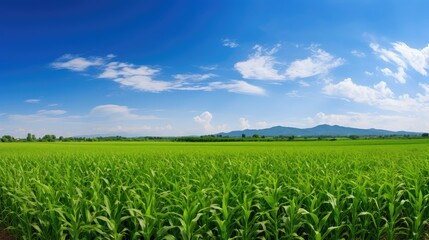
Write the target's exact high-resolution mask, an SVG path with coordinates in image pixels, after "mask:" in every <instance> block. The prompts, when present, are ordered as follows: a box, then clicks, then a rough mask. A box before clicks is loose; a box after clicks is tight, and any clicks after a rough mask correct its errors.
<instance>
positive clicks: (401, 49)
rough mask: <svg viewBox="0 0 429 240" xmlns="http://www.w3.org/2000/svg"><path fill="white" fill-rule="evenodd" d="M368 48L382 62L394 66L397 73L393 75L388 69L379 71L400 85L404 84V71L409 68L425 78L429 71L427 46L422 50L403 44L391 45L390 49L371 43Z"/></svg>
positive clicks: (428, 48)
mask: <svg viewBox="0 0 429 240" xmlns="http://www.w3.org/2000/svg"><path fill="white" fill-rule="evenodd" d="M370 47H371V48H372V50H373V51H374V53H375V54H376V55H377V56H378V57H380V58H381V59H382V60H383V61H385V62H387V63H390V64H394V65H396V67H397V69H398V72H397V73H393V71H391V70H390V69H389V68H383V69H381V71H382V72H383V74H385V75H386V76H391V77H394V78H395V79H397V80H398V82H400V83H405V82H406V76H407V75H406V70H407V69H408V68H409V67H411V68H413V69H414V70H415V71H416V72H418V73H419V74H421V75H423V76H427V70H428V69H429V45H428V46H426V47H424V48H423V49H416V48H411V47H409V46H408V45H407V44H406V43H404V42H395V43H392V47H393V48H391V49H385V48H382V47H380V46H379V45H378V44H376V43H371V44H370Z"/></svg>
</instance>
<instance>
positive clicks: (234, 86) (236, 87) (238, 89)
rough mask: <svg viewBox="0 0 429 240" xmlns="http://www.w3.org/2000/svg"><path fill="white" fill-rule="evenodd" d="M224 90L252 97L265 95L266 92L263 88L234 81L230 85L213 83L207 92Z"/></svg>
mask: <svg viewBox="0 0 429 240" xmlns="http://www.w3.org/2000/svg"><path fill="white" fill-rule="evenodd" d="M212 89H224V90H227V91H228V92H234V93H242V94H250V95H265V90H264V89H263V88H261V87H258V86H255V85H252V84H249V83H247V82H245V81H240V80H232V81H231V82H230V83H223V82H211V83H210V84H209V85H208V87H207V90H212Z"/></svg>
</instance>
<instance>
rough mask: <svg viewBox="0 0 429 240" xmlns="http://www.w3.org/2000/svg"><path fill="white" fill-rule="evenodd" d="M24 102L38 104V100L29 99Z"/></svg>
mask: <svg viewBox="0 0 429 240" xmlns="http://www.w3.org/2000/svg"><path fill="white" fill-rule="evenodd" d="M24 102H26V103H38V102H40V99H35V98H30V99H27V100H25V101H24Z"/></svg>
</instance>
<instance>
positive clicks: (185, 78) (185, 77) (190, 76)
mask: <svg viewBox="0 0 429 240" xmlns="http://www.w3.org/2000/svg"><path fill="white" fill-rule="evenodd" d="M173 77H174V78H175V79H177V80H179V81H188V80H191V81H204V80H207V79H209V78H214V77H217V75H216V74H213V73H206V74H175V75H173Z"/></svg>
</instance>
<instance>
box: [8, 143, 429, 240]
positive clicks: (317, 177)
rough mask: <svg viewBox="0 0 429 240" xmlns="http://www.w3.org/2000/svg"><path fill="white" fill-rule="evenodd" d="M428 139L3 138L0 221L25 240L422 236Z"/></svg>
mask: <svg viewBox="0 0 429 240" xmlns="http://www.w3.org/2000/svg"><path fill="white" fill-rule="evenodd" d="M428 144H429V141H428V140H427V139H420V140H404V139H403V140H348V141H347V140H341V141H331V142H328V141H327V142H243V143H165V142H164V143H154V142H152V143H151V142H143V143H123V142H121V143H114V142H109V143H9V144H0V220H1V223H2V225H5V226H9V230H10V231H11V232H12V233H14V234H15V235H16V236H17V237H18V238H19V239H189V240H191V239H315V240H321V239H392V240H393V239H427V237H428V236H427V235H428V229H429V222H428V221H429V209H428V206H429V147H428V146H429V145H428Z"/></svg>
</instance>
